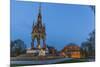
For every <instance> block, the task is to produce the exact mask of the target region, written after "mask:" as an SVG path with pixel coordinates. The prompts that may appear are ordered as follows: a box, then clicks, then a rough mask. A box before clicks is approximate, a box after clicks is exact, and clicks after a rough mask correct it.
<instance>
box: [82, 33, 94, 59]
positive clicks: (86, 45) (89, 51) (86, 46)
mask: <svg viewBox="0 0 100 67" xmlns="http://www.w3.org/2000/svg"><path fill="white" fill-rule="evenodd" d="M81 49H82V51H81V53H82V55H84V57H85V58H88V57H93V58H95V31H93V32H91V33H90V34H89V38H88V39H87V40H86V41H85V42H83V43H82V45H81Z"/></svg>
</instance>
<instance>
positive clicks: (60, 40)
mask: <svg viewBox="0 0 100 67" xmlns="http://www.w3.org/2000/svg"><path fill="white" fill-rule="evenodd" d="M41 7H42V21H43V23H44V24H45V26H46V44H48V45H50V46H54V47H55V48H56V49H58V50H60V49H62V48H63V47H64V46H65V45H67V44H68V43H71V42H72V43H76V44H78V45H81V43H82V42H83V41H85V40H86V39H87V38H88V35H89V33H90V32H91V31H93V30H94V13H93V11H92V9H91V8H90V7H89V6H87V5H72V4H54V3H41ZM38 8H39V3H38V2H20V1H14V0H11V40H16V39H22V40H23V41H24V42H25V44H26V45H27V47H28V48H29V47H31V31H32V24H33V22H35V23H36V21H37V15H38Z"/></svg>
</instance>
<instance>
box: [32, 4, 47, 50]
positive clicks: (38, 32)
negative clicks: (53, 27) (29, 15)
mask: <svg viewBox="0 0 100 67" xmlns="http://www.w3.org/2000/svg"><path fill="white" fill-rule="evenodd" d="M35 39H36V40H37V48H38V49H40V48H44V49H45V48H46V43H45V39H46V32H45V25H44V24H43V23H42V14H41V5H40V7H39V13H38V17H37V21H36V23H35V24H34V23H33V30H32V43H31V48H32V49H34V41H35ZM41 40H42V41H43V47H41V43H40V41H41Z"/></svg>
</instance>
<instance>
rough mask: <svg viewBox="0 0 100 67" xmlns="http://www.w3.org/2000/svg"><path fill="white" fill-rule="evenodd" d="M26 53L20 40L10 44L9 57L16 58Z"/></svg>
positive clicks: (24, 46)
mask: <svg viewBox="0 0 100 67" xmlns="http://www.w3.org/2000/svg"><path fill="white" fill-rule="evenodd" d="M25 52H26V45H25V44H24V41H22V40H21V39H17V40H15V41H14V42H11V56H18V55H20V54H23V53H25Z"/></svg>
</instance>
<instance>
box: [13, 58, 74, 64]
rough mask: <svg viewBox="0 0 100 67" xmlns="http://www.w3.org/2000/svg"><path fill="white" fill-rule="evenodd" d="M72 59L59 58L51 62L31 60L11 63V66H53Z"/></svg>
mask: <svg viewBox="0 0 100 67" xmlns="http://www.w3.org/2000/svg"><path fill="white" fill-rule="evenodd" d="M71 59H72V58H60V59H52V60H32V61H11V64H12V65H13V64H14V65H21V64H22V65H32V64H33V65H34V64H53V63H58V62H62V61H65V60H71Z"/></svg>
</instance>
